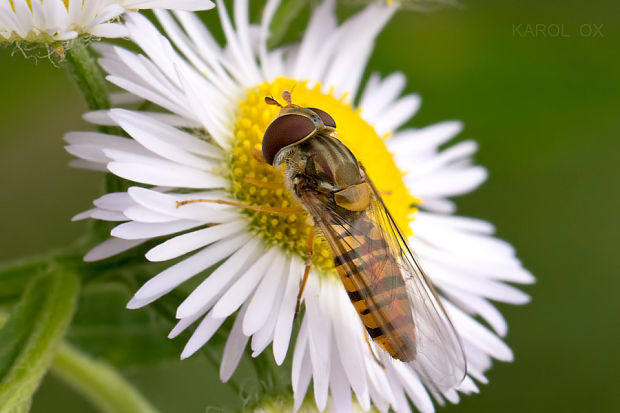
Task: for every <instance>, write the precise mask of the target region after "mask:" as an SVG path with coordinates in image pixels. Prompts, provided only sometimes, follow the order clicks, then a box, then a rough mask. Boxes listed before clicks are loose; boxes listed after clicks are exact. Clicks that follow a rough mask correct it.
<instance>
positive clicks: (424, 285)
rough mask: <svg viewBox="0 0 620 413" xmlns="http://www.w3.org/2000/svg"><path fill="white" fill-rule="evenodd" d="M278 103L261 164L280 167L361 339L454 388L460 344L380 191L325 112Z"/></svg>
mask: <svg viewBox="0 0 620 413" xmlns="http://www.w3.org/2000/svg"><path fill="white" fill-rule="evenodd" d="M282 97H283V99H284V100H285V101H286V103H287V105H286V106H282V105H280V104H279V103H278V102H277V101H276V100H275V99H273V98H271V97H267V98H265V102H266V103H268V104H272V105H277V106H279V107H280V108H281V109H280V112H279V114H278V116H277V117H276V118H275V119H274V120H273V121H272V123H271V124H270V125H269V127H268V128H267V130H266V132H265V135H264V137H263V146H262V150H263V158H264V160H265V161H266V162H267V163H268V164H270V165H272V166H274V167H276V168H280V167H283V168H284V176H285V178H284V181H285V184H286V186H287V188H288V189H289V190H290V191H291V193H292V194H293V196H294V198H295V199H296V200H297V201H298V202H299V204H300V205H301V206H302V207H303V208H304V209H305V210H306V211H307V212H308V213H309V214H310V216H311V217H312V218H313V219H314V223H315V225H316V226H317V227H318V228H319V230H320V231H321V233H322V234H323V235H324V237H325V238H326V240H327V242H328V244H329V247H330V249H331V252H332V255H333V258H334V265H335V268H336V270H337V272H338V275H339V276H340V278H341V280H342V283H343V285H344V288H345V289H346V291H347V294H348V296H349V298H350V299H351V302H352V303H353V305H354V307H355V309H356V310H357V313H358V314H359V316H360V319H361V321H362V323H363V324H364V327H365V328H366V330H367V332H368V335H369V336H370V337H371V338H372V339H373V341H374V342H375V343H376V344H377V345H378V346H379V347H381V348H382V349H383V350H385V351H386V352H387V353H388V354H389V355H390V356H391V357H393V358H394V359H397V360H400V361H402V362H404V363H408V364H409V365H410V366H411V367H413V368H414V369H415V371H416V372H418V374H419V375H420V376H421V378H422V379H424V381H425V382H426V383H428V384H430V385H432V386H434V387H436V388H437V389H438V390H447V389H449V388H452V387H455V386H457V385H458V384H460V383H461V381H462V380H463V379H464V377H465V374H466V370H467V366H466V361H465V356H464V353H463V349H462V347H461V343H460V339H459V337H458V335H457V333H456V331H455V330H454V327H453V326H452V323H451V321H450V318H449V317H448V315H447V314H446V311H445V310H444V308H443V306H442V305H441V302H440V300H439V298H438V296H437V293H436V292H435V290H434V289H433V287H432V284H431V282H430V280H429V279H428V277H427V275H426V273H425V272H424V270H423V269H422V266H421V264H420V260H419V258H418V257H417V256H416V255H415V254H414V253H413V252H412V251H411V249H410V248H409V246H408V245H407V242H406V241H405V238H404V237H403V235H402V234H401V232H400V231H399V230H398V227H397V225H396V223H395V221H394V219H393V218H392V216H391V215H390V212H389V211H388V209H387V208H386V206H385V204H384V203H383V200H382V199H381V196H380V192H379V191H378V190H377V188H376V187H375V186H374V185H373V183H372V181H371V179H370V178H369V177H368V176H367V174H366V171H365V169H364V167H363V166H362V164H361V163H360V162H359V161H358V160H357V159H356V158H355V156H354V155H353V153H352V152H351V151H350V150H349V149H348V148H347V147H346V146H345V145H344V144H342V143H341V142H340V141H339V140H338V138H337V133H336V122H335V121H334V119H333V118H332V117H331V116H330V115H329V114H328V113H326V112H325V111H323V110H321V109H318V108H304V107H300V106H297V105H293V104H292V102H291V95H290V93H289V92H288V91H285V92H283V94H282ZM307 263H308V262H307ZM308 272H309V269H308V266H307V267H306V273H305V274H304V282H302V289H303V286H304V285H305V280H306V279H307V276H308ZM300 297H301V291H300Z"/></svg>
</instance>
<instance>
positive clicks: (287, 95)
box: [282, 90, 293, 106]
mask: <svg viewBox="0 0 620 413" xmlns="http://www.w3.org/2000/svg"><path fill="white" fill-rule="evenodd" d="M282 99H284V101H285V102H286V103H288V106H293V101H292V99H291V92H289V91H288V90H285V91H284V92H282Z"/></svg>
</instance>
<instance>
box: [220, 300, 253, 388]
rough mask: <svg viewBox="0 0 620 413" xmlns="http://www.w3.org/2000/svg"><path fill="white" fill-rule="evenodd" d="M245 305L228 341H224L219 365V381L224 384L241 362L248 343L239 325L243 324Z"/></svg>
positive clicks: (238, 315)
mask: <svg viewBox="0 0 620 413" xmlns="http://www.w3.org/2000/svg"><path fill="white" fill-rule="evenodd" d="M247 308H248V306H247V303H246V305H244V306H243V307H242V308H241V311H239V314H237V318H236V319H235V323H234V324H233V327H232V329H231V330H230V334H229V335H228V339H227V340H226V346H225V347H224V354H223V355H222V364H221V365H220V380H222V381H223V382H224V383H226V382H227V381H228V379H230V378H231V377H232V375H233V373H234V371H235V369H236V368H237V365H238V364H239V361H240V360H241V356H242V355H243V350H244V349H245V346H246V345H247V343H248V337H246V336H245V335H243V332H242V331H241V325H242V324H243V317H244V315H245V312H246V311H247Z"/></svg>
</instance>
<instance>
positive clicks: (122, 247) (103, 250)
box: [84, 238, 145, 262]
mask: <svg viewBox="0 0 620 413" xmlns="http://www.w3.org/2000/svg"><path fill="white" fill-rule="evenodd" d="M144 241H145V240H143V239H138V240H124V239H119V238H110V239H108V240H106V241H103V242H102V243H101V244H99V245H97V246H96V247H95V248H93V249H92V250H90V251H89V252H88V253H87V254H86V255H85V256H84V261H86V262H91V261H99V260H103V259H105V258H109V257H112V256H114V255H117V254H120V253H121V252H124V251H127V250H128V249H131V248H133V247H136V246H138V245H140V244H142V243H143V242H144Z"/></svg>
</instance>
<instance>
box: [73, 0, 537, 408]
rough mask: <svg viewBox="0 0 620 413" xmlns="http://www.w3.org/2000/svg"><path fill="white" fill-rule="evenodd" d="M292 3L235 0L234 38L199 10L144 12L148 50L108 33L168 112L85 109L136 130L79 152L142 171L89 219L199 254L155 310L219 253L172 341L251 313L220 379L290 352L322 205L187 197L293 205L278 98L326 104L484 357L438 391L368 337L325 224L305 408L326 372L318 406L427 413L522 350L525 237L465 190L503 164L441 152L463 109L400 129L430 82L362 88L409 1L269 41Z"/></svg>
mask: <svg viewBox="0 0 620 413" xmlns="http://www.w3.org/2000/svg"><path fill="white" fill-rule="evenodd" d="M277 7H278V1H274V0H272V1H269V2H268V3H267V4H266V6H265V8H264V12H263V15H262V19H261V21H260V22H259V24H252V23H250V22H249V19H248V4H247V1H244V0H238V1H235V2H234V13H233V15H232V19H231V16H229V14H228V12H227V10H226V8H225V5H224V4H223V3H222V2H218V7H217V10H218V13H219V18H220V23H221V26H222V29H223V32H224V34H225V37H226V45H225V46H221V45H220V44H218V43H217V41H216V40H215V39H214V37H213V36H212V35H211V34H210V32H209V31H208V29H207V28H206V27H205V26H204V25H203V24H202V23H201V22H200V20H199V19H198V18H197V17H196V16H195V15H194V14H192V13H187V12H175V13H169V12H166V11H156V12H155V14H156V16H157V18H158V20H159V23H161V26H162V27H163V29H164V30H165V32H166V35H167V37H164V36H163V35H162V34H160V33H159V32H158V30H157V29H156V28H155V26H154V25H153V24H151V23H150V22H149V21H148V20H147V19H146V18H144V17H143V16H141V15H139V14H135V13H129V14H128V15H127V18H126V30H127V32H128V33H129V37H130V39H131V40H132V41H133V42H135V43H136V44H137V45H138V46H139V47H140V48H141V49H142V51H143V54H137V53H134V52H132V51H129V50H126V49H123V48H121V47H117V46H111V45H98V46H97V47H98V51H99V52H100V53H101V54H102V56H103V57H102V58H101V59H99V63H100V64H101V66H102V67H103V68H104V70H105V71H107V73H108V77H107V79H108V80H109V81H110V82H111V83H113V84H115V85H116V86H118V87H120V88H122V89H124V90H125V91H126V92H128V94H129V95H130V96H131V97H133V99H135V100H141V101H149V102H151V103H153V104H155V105H157V106H158V107H160V108H161V109H162V110H158V111H152V112H150V111H139V110H127V109H122V108H116V109H112V110H109V111H95V112H90V113H87V114H86V115H85V118H86V119H87V120H88V121H90V122H92V123H94V124H97V125H115V126H118V127H120V128H122V129H123V130H124V131H125V132H126V133H127V135H128V136H130V138H126V137H121V136H112V135H105V134H101V133H94V132H72V133H69V134H68V135H67V136H66V140H67V142H68V146H67V150H68V151H69V152H70V153H72V154H73V155H75V156H77V157H79V158H80V159H77V160H76V161H75V165H76V166H79V167H84V168H90V169H96V170H102V171H109V172H112V173H113V174H116V175H117V176H119V177H121V178H124V179H127V180H129V181H133V182H135V183H137V185H136V186H133V187H131V188H129V190H128V191H126V192H120V193H110V194H107V195H104V196H103V197H101V198H99V199H97V200H95V201H94V205H95V207H94V208H93V209H91V210H88V211H85V212H84V213H82V214H80V215H78V216H77V217H76V219H84V218H89V217H90V218H95V219H102V220H107V221H118V222H119V225H118V226H116V227H115V228H114V229H113V230H112V234H111V235H112V237H111V238H110V239H108V240H107V241H105V242H104V243H102V244H101V245H99V246H97V247H95V248H94V249H93V250H92V251H90V252H89V253H88V255H87V256H86V257H85V259H86V260H87V261H94V260H101V259H105V258H107V257H110V256H113V255H115V254H118V253H120V252H122V251H125V250H128V249H130V248H132V247H135V246H137V245H139V244H142V243H144V242H146V241H149V240H153V239H156V240H159V242H160V243H159V244H158V245H156V246H155V247H153V248H152V249H150V250H149V251H148V252H147V253H146V258H147V259H148V260H150V261H166V260H171V259H174V258H179V257H182V258H181V259H180V260H179V261H178V262H177V263H175V264H174V265H172V266H170V267H169V268H167V269H166V270H164V271H163V272H161V273H160V274H157V275H156V276H155V277H153V278H152V279H150V280H149V281H148V282H147V283H146V284H144V285H143V286H142V287H141V288H140V289H139V290H138V291H137V292H136V294H135V296H134V297H133V298H132V299H131V301H130V302H129V303H128V307H129V308H139V307H142V306H145V305H147V304H149V303H151V302H153V301H155V300H157V299H158V298H160V297H162V296H163V295H164V294H166V293H168V292H170V291H171V290H173V289H175V288H176V287H177V286H179V285H180V284H181V283H183V282H185V281H187V280H189V279H190V278H192V277H195V276H197V275H199V274H200V273H202V272H203V271H205V270H206V269H208V268H211V267H213V266H214V265H216V264H219V265H218V266H217V267H216V268H215V270H213V271H212V272H211V273H210V274H209V275H208V276H207V277H203V278H204V279H203V280H202V282H201V283H200V284H199V285H198V286H197V287H196V288H195V289H194V290H193V291H192V292H191V293H190V294H189V295H188V296H187V297H186V298H185V300H184V301H183V302H182V303H181V304H180V305H179V307H178V309H177V318H178V319H179V321H178V323H177V325H176V326H175V327H174V328H173V330H172V331H171V332H170V337H175V336H177V335H178V334H180V333H181V332H182V331H184V330H185V329H188V328H192V329H193V330H192V331H193V334H192V335H191V338H190V339H189V341H188V342H187V345H186V346H185V349H184V350H183V352H182V355H181V357H182V358H186V357H189V356H190V355H192V354H193V353H194V352H196V351H197V350H198V349H199V348H200V347H201V346H203V345H205V343H207V342H208V341H209V339H210V338H211V337H212V336H213V334H214V333H215V332H216V331H217V330H218V328H219V327H220V326H221V325H222V323H224V321H225V320H226V319H227V318H228V317H235V321H234V324H233V327H232V330H231V332H230V334H229V336H228V339H227V342H226V346H225V350H224V354H223V358H222V362H221V368H220V378H221V379H222V380H223V381H226V380H228V379H229V378H230V377H231V376H232V374H233V372H234V371H235V369H236V367H237V365H238V363H239V360H240V358H241V356H242V354H243V352H244V349H245V348H246V346H247V345H248V343H249V345H250V347H251V350H252V352H253V353H252V354H253V355H254V356H256V355H258V354H260V353H261V352H263V351H265V350H266V349H267V347H269V345H270V344H271V350H272V351H273V355H274V357H275V361H276V362H277V363H278V364H281V363H282V362H283V361H284V359H285V357H286V354H287V352H288V351H289V347H290V344H291V333H292V330H293V322H294V312H295V305H296V298H297V294H298V291H299V289H300V281H301V277H302V273H303V271H304V260H305V258H306V245H305V244H306V239H307V234H308V233H309V231H311V228H310V227H309V226H308V223H307V220H306V218H307V214H305V213H296V214H288V215H281V214H269V213H264V212H259V211H254V210H250V209H247V208H240V207H235V206H230V205H225V204H215V203H193V204H188V205H184V206H182V207H178V204H177V203H178V202H179V201H184V200H191V199H197V198H207V199H212V200H222V201H229V202H237V203H242V204H245V205H253V206H261V205H262V206H264V205H269V206H272V207H280V208H290V207H294V206H295V201H294V199H293V198H292V196H291V194H290V193H289V192H288V191H287V190H286V189H282V188H281V186H280V185H278V184H279V183H281V182H282V180H283V176H282V172H281V171H279V170H276V169H274V168H273V167H271V166H269V165H267V164H265V163H263V162H261V161H260V160H257V159H256V156H255V153H256V152H257V151H260V150H261V141H262V137H263V134H264V132H265V130H266V128H267V126H268V125H269V124H270V122H271V121H272V120H273V119H274V118H275V117H276V115H277V113H278V108H276V107H274V106H268V105H266V104H265V103H264V98H265V97H266V96H280V95H281V93H282V92H283V91H284V90H290V91H292V94H293V100H294V103H296V104H298V105H300V106H304V107H316V108H320V109H322V110H324V111H325V112H327V113H329V114H330V115H331V116H332V117H333V118H334V119H335V120H336V122H337V125H338V127H337V133H338V138H339V139H340V140H341V141H342V142H343V143H344V144H345V145H347V146H348V147H349V148H350V149H351V151H352V152H353V153H354V155H355V156H356V157H357V159H359V160H360V161H361V163H363V164H364V166H365V168H366V170H367V172H368V175H369V176H370V177H371V178H372V180H373V181H374V183H375V185H376V186H377V187H378V189H379V190H381V191H384V194H385V195H384V201H385V203H386V204H387V206H388V208H389V210H390V211H391V213H392V215H393V216H394V219H395V220H396V222H397V223H398V225H399V227H400V228H401V229H402V230H403V231H404V232H405V233H406V234H405V235H406V236H408V238H409V242H410V246H411V247H412V249H413V250H415V251H416V252H417V254H418V255H419V256H420V257H421V259H422V261H423V262H424V265H425V267H426V270H427V272H428V274H429V276H430V278H431V280H432V282H433V284H434V285H435V287H436V289H437V290H438V292H439V294H440V297H441V300H442V302H443V306H444V307H445V309H446V311H447V313H448V314H449V316H450V318H451V320H452V322H453V324H454V327H455V329H456V330H457V331H458V334H459V335H460V338H461V340H462V346H463V349H464V352H465V355H466V358H467V362H468V370H467V377H466V378H465V380H464V381H463V383H462V384H461V385H460V386H459V387H458V389H454V388H451V389H445V390H438V389H437V388H436V387H434V386H432V385H431V384H430V383H428V382H426V381H425V380H424V379H422V378H421V377H422V376H421V375H419V374H418V373H417V372H416V371H415V370H414V369H412V368H410V367H409V366H408V365H406V364H404V363H401V362H399V361H396V360H394V359H392V358H391V357H389V356H388V355H387V353H385V352H383V351H382V350H381V349H380V348H379V347H378V346H376V345H374V344H372V343H371V344H370V345H369V342H368V340H367V333H366V330H365V329H364V327H363V325H362V323H361V322H360V319H359V316H358V315H357V314H356V311H355V309H354V307H353V305H352V304H351V301H350V300H349V298H348V296H347V294H346V291H345V289H344V287H343V285H342V282H341V281H340V279H339V278H338V276H337V275H336V273H335V271H334V267H333V262H332V254H331V252H330V250H329V248H328V247H327V244H326V243H325V241H324V240H322V239H320V237H319V239H316V240H315V243H314V255H313V267H312V268H313V269H312V272H311V274H310V277H309V281H308V285H307V287H306V289H305V293H304V295H303V301H304V308H305V311H304V312H303V317H302V319H301V320H300V321H301V323H300V324H301V326H300V328H299V332H298V335H297V337H296V340H295V343H294V345H293V347H294V348H293V350H292V352H293V368H292V387H293V390H294V400H295V408H298V407H299V406H301V404H302V402H303V401H304V398H305V395H306V393H307V391H308V388H309V386H310V384H311V383H312V386H313V389H314V392H313V393H314V398H315V402H316V405H317V407H318V408H319V410H324V409H325V408H326V407H327V405H328V403H329V404H330V405H331V407H332V409H333V410H334V411H338V412H347V411H351V409H352V405H354V404H357V403H359V405H360V406H361V407H362V408H363V409H364V410H368V409H369V408H370V407H371V405H374V406H375V407H376V408H378V409H379V410H381V411H384V412H385V411H387V410H388V409H390V408H392V409H394V410H395V411H397V412H408V411H410V402H412V403H413V405H415V407H416V408H417V409H419V410H420V411H423V412H427V411H433V409H434V406H433V401H432V399H435V401H436V402H438V403H440V404H443V403H444V402H445V401H446V400H448V401H450V402H452V403H457V402H458V400H459V392H462V393H472V392H477V391H478V388H477V385H476V381H477V382H480V383H486V382H487V379H486V377H485V375H484V374H485V371H486V370H488V369H489V368H490V366H491V363H492V360H493V359H497V360H502V361H510V360H512V357H513V356H512V352H511V350H510V348H509V347H508V346H507V345H506V344H505V343H504V342H503V341H502V339H501V338H500V337H502V336H504V335H505V334H506V332H507V325H506V322H505V320H504V318H503V317H502V315H501V314H500V313H499V311H498V310H497V309H496V308H495V307H494V306H493V304H492V303H491V301H492V300H493V301H499V302H506V303H511V304H524V303H526V302H528V300H529V297H528V296H527V295H526V294H524V293H523V292H521V291H520V290H518V289H516V288H515V287H513V286H511V285H509V284H508V283H507V282H510V283H531V282H533V281H534V278H533V276H532V275H531V274H530V273H529V272H528V271H527V270H525V269H524V268H523V267H522V265H521V263H520V262H519V260H518V259H517V258H516V257H515V251H514V249H513V247H511V246H510V245H509V244H508V243H506V242H504V241H502V240H499V239H497V238H495V237H493V235H492V234H493V232H494V228H493V226H492V225H491V224H489V223H487V222H484V221H480V220H477V219H471V218H465V217H459V216H454V215H452V214H453V212H454V211H455V205H454V204H453V203H452V201H450V200H449V198H450V197H452V196H456V195H461V194H465V193H467V192H470V191H472V190H473V189H475V188H476V187H477V186H478V185H480V184H481V183H482V182H483V181H484V180H485V178H486V176H487V173H486V170H485V169H484V168H482V167H480V166H475V165H473V164H472V161H471V156H472V155H473V154H474V153H475V151H476V150H477V147H476V144H475V143H474V142H472V141H464V142H460V143H458V144H455V145H453V146H450V147H448V148H446V149H440V146H442V145H443V144H445V143H446V142H448V141H449V140H450V139H452V138H453V137H454V136H455V135H456V134H458V133H459V132H460V130H461V128H462V126H461V124H460V123H459V122H453V121H451V122H443V123H439V124H436V125H432V126H429V127H425V128H421V129H400V128H401V126H402V125H404V124H405V123H406V122H407V121H409V119H411V117H412V116H413V115H414V114H415V112H416V111H417V109H418V107H419V106H420V98H419V97H418V96H417V95H405V96H402V91H403V89H404V85H405V76H404V75H403V74H402V73H393V74H391V75H389V76H387V77H385V78H381V77H380V76H379V75H377V74H373V75H371V76H370V78H369V80H368V81H367V82H366V83H365V85H364V86H363V87H362V79H363V74H364V71H365V66H366V63H367V61H368V58H369V56H370V54H371V53H372V50H373V47H374V42H375V40H376V37H377V35H378V34H379V32H380V31H381V29H382V27H383V26H384V25H385V24H386V22H387V21H388V20H389V19H390V17H391V15H392V14H393V12H394V8H393V7H390V6H386V5H370V6H368V7H366V8H365V9H364V10H362V11H361V12H359V13H357V14H356V15H354V16H352V17H351V18H349V19H348V20H346V21H344V22H343V23H341V24H339V23H338V22H337V19H336V16H335V11H334V1H330V0H327V1H324V2H323V3H322V4H321V5H320V6H318V7H316V9H315V10H314V11H313V12H312V15H311V18H310V20H309V23H308V26H307V28H306V30H305V32H304V34H303V38H302V39H301V41H300V42H298V43H293V44H287V45H285V46H283V47H280V48H276V49H273V50H270V49H268V47H267V46H266V42H267V38H268V36H269V27H270V23H271V18H272V17H273V15H274V13H275V11H276V9H277ZM168 39H170V40H168ZM413 204H417V205H418V206H419V208H418V209H413V208H412V207H411V205H413ZM371 350H372V352H374V353H375V355H373V353H372V352H371ZM377 358H379V360H377ZM378 361H379V362H378ZM352 396H354V397H355V399H356V400H355V402H354V401H353V397H352Z"/></svg>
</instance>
